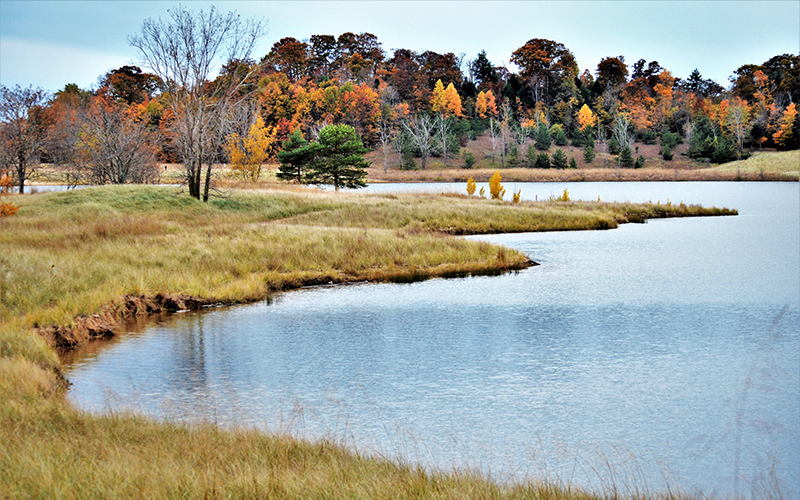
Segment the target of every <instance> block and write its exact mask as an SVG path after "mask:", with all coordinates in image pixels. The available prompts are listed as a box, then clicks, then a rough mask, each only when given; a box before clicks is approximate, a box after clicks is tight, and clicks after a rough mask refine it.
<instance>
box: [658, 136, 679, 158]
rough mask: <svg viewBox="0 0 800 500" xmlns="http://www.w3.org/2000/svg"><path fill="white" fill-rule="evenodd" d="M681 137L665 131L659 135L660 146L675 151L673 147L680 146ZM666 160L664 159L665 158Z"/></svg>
mask: <svg viewBox="0 0 800 500" xmlns="http://www.w3.org/2000/svg"><path fill="white" fill-rule="evenodd" d="M681 142H682V141H681V136H679V135H678V134H674V133H672V132H670V131H669V130H665V131H664V132H662V133H661V146H662V147H665V148H670V149H675V146H677V145H678V144H680V143H681ZM665 159H666V158H665Z"/></svg>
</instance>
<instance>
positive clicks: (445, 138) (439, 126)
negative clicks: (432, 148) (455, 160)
mask: <svg viewBox="0 0 800 500" xmlns="http://www.w3.org/2000/svg"><path fill="white" fill-rule="evenodd" d="M433 122H434V127H435V128H436V133H437V135H438V136H439V144H438V148H439V152H440V153H441V154H442V158H444V160H445V161H447V147H448V145H449V140H450V120H448V119H447V117H446V116H444V115H443V114H442V113H437V114H436V116H435V117H434V119H433Z"/></svg>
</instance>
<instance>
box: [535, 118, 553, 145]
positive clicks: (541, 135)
mask: <svg viewBox="0 0 800 500" xmlns="http://www.w3.org/2000/svg"><path fill="white" fill-rule="evenodd" d="M534 140H535V141H536V149H538V150H540V151H546V150H548V149H550V144H551V143H552V142H553V141H552V137H551V135H550V130H548V128H547V125H546V124H545V123H544V122H542V123H540V124H539V126H538V127H536V133H535V134H534Z"/></svg>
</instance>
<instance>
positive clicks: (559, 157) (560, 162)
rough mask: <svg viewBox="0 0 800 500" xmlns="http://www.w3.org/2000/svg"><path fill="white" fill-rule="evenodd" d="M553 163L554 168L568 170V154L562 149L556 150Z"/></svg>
mask: <svg viewBox="0 0 800 500" xmlns="http://www.w3.org/2000/svg"><path fill="white" fill-rule="evenodd" d="M551 163H552V166H553V168H558V169H565V168H567V164H568V160H567V154H566V153H565V152H564V150H563V149H561V148H558V149H556V152H555V153H553V158H552V160H551Z"/></svg>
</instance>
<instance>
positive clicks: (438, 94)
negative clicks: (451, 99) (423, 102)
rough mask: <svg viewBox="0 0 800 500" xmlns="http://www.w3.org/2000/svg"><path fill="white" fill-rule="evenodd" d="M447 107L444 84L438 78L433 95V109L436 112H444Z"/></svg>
mask: <svg viewBox="0 0 800 500" xmlns="http://www.w3.org/2000/svg"><path fill="white" fill-rule="evenodd" d="M446 108H447V95H446V94H445V90H444V84H443V83H442V81H441V80H436V84H435V85H434V86H433V94H432V95H431V109H433V112H434V113H444V110H445V109H446Z"/></svg>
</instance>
